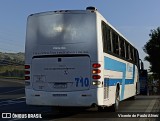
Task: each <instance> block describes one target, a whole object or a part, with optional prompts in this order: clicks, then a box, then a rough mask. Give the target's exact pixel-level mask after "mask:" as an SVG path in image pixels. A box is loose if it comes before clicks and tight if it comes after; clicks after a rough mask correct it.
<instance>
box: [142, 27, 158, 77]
mask: <svg viewBox="0 0 160 121" xmlns="http://www.w3.org/2000/svg"><path fill="white" fill-rule="evenodd" d="M149 36H150V39H149V41H148V42H147V43H146V44H145V45H144V48H143V50H144V52H145V53H146V54H148V56H146V57H145V60H146V61H148V62H149V63H150V65H151V66H150V71H151V72H153V73H154V74H156V75H157V77H158V78H159V79H160V27H158V28H157V29H156V30H155V29H153V30H151V33H150V34H149Z"/></svg>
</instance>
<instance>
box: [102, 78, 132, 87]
mask: <svg viewBox="0 0 160 121" xmlns="http://www.w3.org/2000/svg"><path fill="white" fill-rule="evenodd" d="M117 83H119V84H120V85H122V79H108V78H105V79H104V87H107V86H115V85H116V84H117ZM127 84H134V80H133V79H126V80H125V85H127Z"/></svg>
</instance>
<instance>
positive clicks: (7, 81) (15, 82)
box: [0, 79, 24, 84]
mask: <svg viewBox="0 0 160 121" xmlns="http://www.w3.org/2000/svg"><path fill="white" fill-rule="evenodd" d="M0 81H4V82H15V83H19V84H24V82H19V81H15V80H14V81H13V80H1V79H0ZM21 81H24V80H21Z"/></svg>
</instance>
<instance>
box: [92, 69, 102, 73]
mask: <svg viewBox="0 0 160 121" xmlns="http://www.w3.org/2000/svg"><path fill="white" fill-rule="evenodd" d="M99 73H101V70H99V69H93V70H92V74H99Z"/></svg>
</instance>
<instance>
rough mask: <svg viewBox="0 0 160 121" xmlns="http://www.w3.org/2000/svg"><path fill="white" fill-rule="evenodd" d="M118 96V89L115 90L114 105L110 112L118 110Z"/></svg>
mask: <svg viewBox="0 0 160 121" xmlns="http://www.w3.org/2000/svg"><path fill="white" fill-rule="evenodd" d="M119 102H120V96H119V89H118V88H117V89H116V93H115V104H114V105H112V106H111V111H113V112H117V111H118V108H119Z"/></svg>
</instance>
